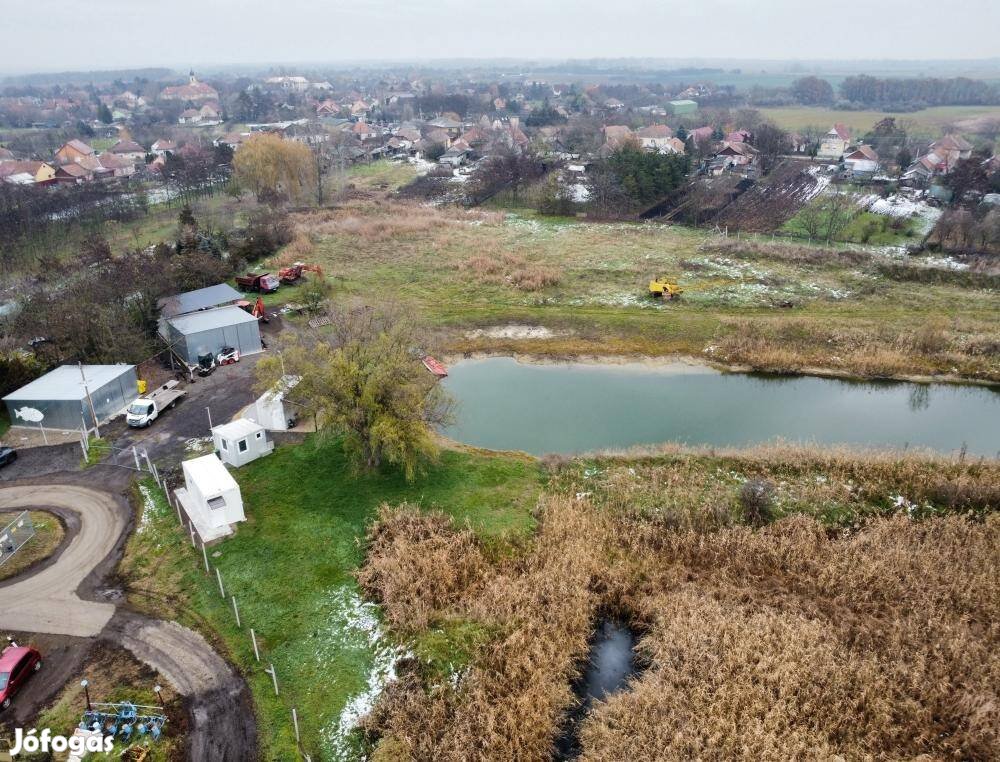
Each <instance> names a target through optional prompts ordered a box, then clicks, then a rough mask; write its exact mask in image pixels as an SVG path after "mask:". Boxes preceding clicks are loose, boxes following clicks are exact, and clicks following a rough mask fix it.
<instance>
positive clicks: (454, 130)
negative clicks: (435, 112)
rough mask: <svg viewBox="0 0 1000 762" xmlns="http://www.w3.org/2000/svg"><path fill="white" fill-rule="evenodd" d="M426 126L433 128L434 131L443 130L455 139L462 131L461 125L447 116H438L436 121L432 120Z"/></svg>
mask: <svg viewBox="0 0 1000 762" xmlns="http://www.w3.org/2000/svg"><path fill="white" fill-rule="evenodd" d="M427 126H428V127H433V128H434V129H436V130H444V131H445V132H447V133H448V136H449V137H452V138H457V137H458V136H459V134H460V133H461V131H462V123H461V122H459V121H458V120H456V119H452V118H451V117H448V116H439V117H438V118H437V119H432V120H431V121H429V122H428V123H427Z"/></svg>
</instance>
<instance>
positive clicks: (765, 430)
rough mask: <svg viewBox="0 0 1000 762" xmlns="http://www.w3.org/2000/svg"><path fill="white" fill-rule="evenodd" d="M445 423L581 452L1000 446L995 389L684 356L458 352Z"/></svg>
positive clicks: (500, 441)
mask: <svg viewBox="0 0 1000 762" xmlns="http://www.w3.org/2000/svg"><path fill="white" fill-rule="evenodd" d="M444 386H445V388H446V389H447V390H448V392H450V394H451V395H452V397H453V398H454V399H455V401H456V411H455V422H454V423H453V424H452V425H450V426H448V427H446V428H445V430H444V433H445V434H447V435H448V436H450V437H452V438H453V439H455V440H458V441H459V442H464V443H466V444H470V445H475V446H478V447H486V448H490V449H496V450H524V451H526V452H529V453H532V454H535V455H541V454H544V453H578V452H588V451H592V450H597V449H605V448H622V447H629V446H632V445H641V444H655V443H658V442H671V441H673V442H682V443H684V444H688V445H714V446H741V445H749V444H754V443H759V442H768V441H775V440H778V439H781V440H785V441H792V442H806V443H818V444H824V445H827V444H848V445H854V446H865V447H893V448H932V449H934V450H938V451H941V452H952V451H956V450H960V449H962V448H963V447H964V448H965V449H966V451H967V452H968V453H969V454H970V455H986V456H990V457H996V456H998V455H1000V389H998V388H997V387H980V386H959V385H951V384H913V383H896V382H878V383H858V382H851V381H841V380H835V379H825V378H814V377H809V376H782V377H775V376H761V375H752V374H740V373H720V372H718V371H716V370H713V369H711V368H706V367H702V366H696V365H687V364H682V363H677V364H670V365H664V366H651V365H645V364H626V365H602V364H588V363H555V364H534V363H522V362H518V361H516V360H514V359H513V358H510V357H492V358H487V359H478V360H462V361H460V362H457V363H455V364H454V365H452V366H451V367H450V368H449V376H448V378H446V379H445V380H444Z"/></svg>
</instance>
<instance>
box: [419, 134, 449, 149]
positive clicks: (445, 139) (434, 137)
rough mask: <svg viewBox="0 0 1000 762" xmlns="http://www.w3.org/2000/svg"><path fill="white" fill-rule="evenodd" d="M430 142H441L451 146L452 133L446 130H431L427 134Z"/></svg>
mask: <svg viewBox="0 0 1000 762" xmlns="http://www.w3.org/2000/svg"><path fill="white" fill-rule="evenodd" d="M425 140H426V141H427V142H428V143H439V144H441V145H443V146H444V147H445V148H449V147H451V135H449V134H448V133H447V132H445V131H444V130H431V131H430V132H428V133H427V135H426V136H425Z"/></svg>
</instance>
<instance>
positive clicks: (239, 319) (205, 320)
mask: <svg viewBox="0 0 1000 762" xmlns="http://www.w3.org/2000/svg"><path fill="white" fill-rule="evenodd" d="M166 330H167V336H166V338H167V340H168V341H169V342H170V343H171V345H173V347H174V349H175V350H176V351H177V353H178V354H179V355H180V356H181V357H183V358H184V359H185V360H187V362H189V363H190V364H192V365H195V364H197V362H198V356H199V355H204V354H208V353H212V354H218V353H219V352H220V351H221V350H222V348H223V347H235V348H236V349H238V350H239V351H240V354H241V355H250V354H254V353H256V352H260V351H262V350H263V346H262V345H261V342H260V326H259V325H258V324H257V318H255V317H254V316H253V315H251V314H249V313H248V312H246V311H244V310H242V309H240V308H239V307H235V306H228V307H218V308H216V309H212V310H202V311H200V312H192V313H189V314H187V315H179V316H177V317H174V318H170V319H169V320H167V321H166Z"/></svg>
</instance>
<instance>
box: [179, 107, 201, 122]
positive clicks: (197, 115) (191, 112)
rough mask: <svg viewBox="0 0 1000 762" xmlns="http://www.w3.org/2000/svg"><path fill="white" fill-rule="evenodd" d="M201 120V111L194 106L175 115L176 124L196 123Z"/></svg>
mask: <svg viewBox="0 0 1000 762" xmlns="http://www.w3.org/2000/svg"><path fill="white" fill-rule="evenodd" d="M199 122H201V112H200V111H199V110H198V109H196V108H186V109H184V110H183V111H182V112H181V113H180V116H178V117H177V124H198V123H199Z"/></svg>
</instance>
